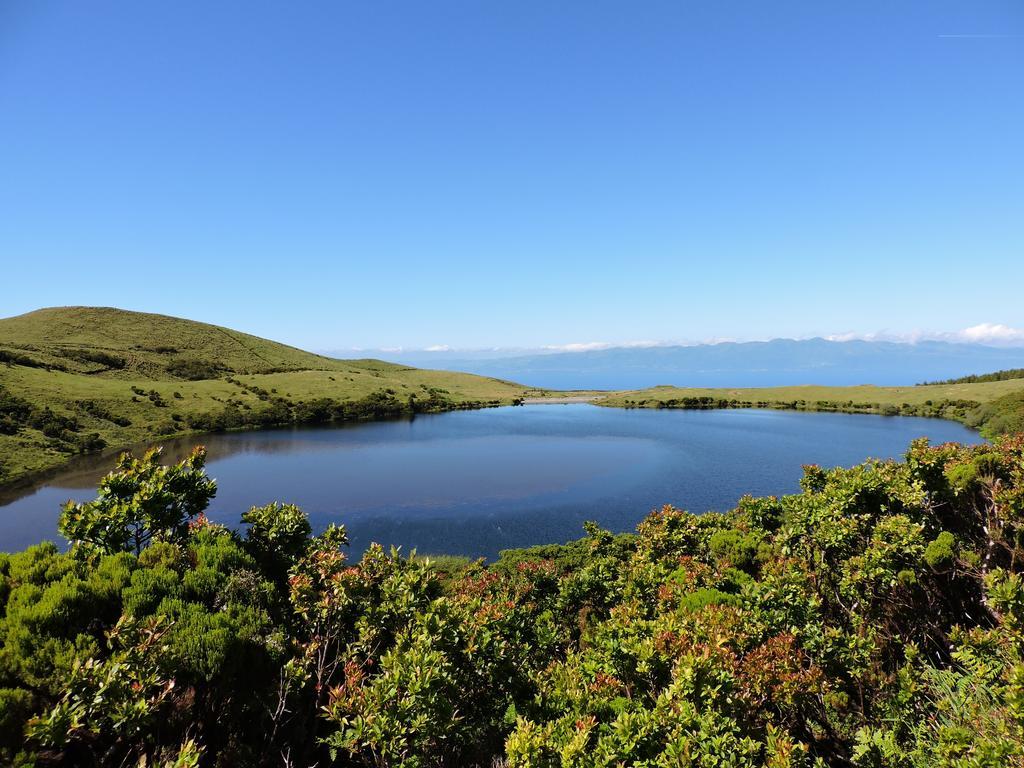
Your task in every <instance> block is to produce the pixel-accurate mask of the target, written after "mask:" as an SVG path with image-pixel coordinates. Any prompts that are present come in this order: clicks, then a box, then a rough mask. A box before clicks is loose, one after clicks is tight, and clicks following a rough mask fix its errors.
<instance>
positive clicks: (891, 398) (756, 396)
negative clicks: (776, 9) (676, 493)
mask: <svg viewBox="0 0 1024 768" xmlns="http://www.w3.org/2000/svg"><path fill="white" fill-rule="evenodd" d="M1021 390H1024V379H1011V380H1009V381H990V382H983V383H978V384H928V385H923V386H916V387H874V386H870V385H859V386H855V387H819V386H814V385H806V386H796V387H749V388H742V389H734V388H728V387H721V388H715V389H701V388H695V387H694V388H690V387H653V388H651V389H639V390H634V391H629V392H615V393H612V394H610V395H608V396H607V397H603V398H601V400H600V401H599V402H600V404H601V405H615V406H620V407H621V406H624V405H626V404H627V402H632V403H636V404H639V403H641V402H642V403H644V407H648V408H657V407H658V403H659V402H667V401H671V400H681V399H683V398H687V397H711V398H715V399H716V400H718V399H725V400H741V401H747V402H774V403H784V402H793V401H797V400H803V401H805V402H809V403H810V402H817V401H824V402H834V403H844V402H853V403H875V404H879V405H902V404H903V403H910V404H912V405H924V404H925V403H927V402H929V401H931V402H933V403H934V402H939V401H942V400H968V401H972V402H976V403H986V402H989V401H991V400H995V399H996V398H999V397H1002V396H1003V395H1008V394H1010V393H1011V392H1019V391H1021Z"/></svg>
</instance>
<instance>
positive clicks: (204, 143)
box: [0, 0, 1024, 348]
mask: <svg viewBox="0 0 1024 768" xmlns="http://www.w3.org/2000/svg"><path fill="white" fill-rule="evenodd" d="M0 259H2V263H3V268H2V275H3V281H4V283H5V284H6V285H5V286H4V287H3V289H2V292H0V315H12V314H17V313H21V312H24V311H28V310H31V309H34V308H37V307H40V306H50V305H61V304H96V305H113V306H121V307H126V308H130V309H138V310H147V311H154V312H162V313H167V314H173V315H180V316H185V317H191V318H195V319H202V320H206V321H209V322H215V323H220V324H223V325H228V326H232V327H235V328H239V329H242V330H246V331H249V332H252V333H257V334H259V335H263V336H269V337H272V338H276V339H280V340H283V341H288V342H291V343H294V344H298V345H300V346H305V347H310V348H342V347H350V346H354V347H360V346H361V347H394V346H403V347H425V346H428V345H435V344H445V345H450V346H458V347H489V346H525V347H533V346H540V345H548V344H553V345H557V344H567V343H586V342H593V341H602V342H609V343H616V342H626V341H637V340H676V339H691V340H692V339H706V338H723V337H724V338H740V339H744V338H766V337H771V336H807V335H814V334H832V333H873V332H878V331H883V330H884V331H887V332H891V333H904V332H911V331H914V330H936V331H956V330H957V329H961V328H966V327H970V326H976V325H978V324H981V323H999V324H1003V325H1005V326H1008V327H1011V328H1022V327H1024V300H1022V294H1021V286H1022V285H1024V3H1021V2H1020V0H1007V1H1006V2H988V1H986V0H963V2H942V1H941V0H924V1H922V2H899V3H892V2H860V1H858V2H845V3H822V2H818V1H817V0H814V1H812V0H807V2H772V3H762V2H754V1H753V0H751V1H749V2H729V1H728V0H713V1H712V0H708V1H707V2H699V3H698V2H682V0H672V1H671V2H642V3H637V2H626V1H625V0H623V1H622V2H603V1H602V0H586V2H583V1H582V0H581V1H580V2H564V3H552V2H549V1H541V2H528V1H523V0H517V1H516V2H505V3H498V2H486V3H482V2H446V1H444V0H433V1H432V2H429V3H423V2H403V3H397V2H387V1H382V0H377V1H374V2H360V3H354V2H322V3H321V2H303V3H285V2H280V3H271V2H253V1H252V0H250V1H249V2H239V3H230V2H216V3H210V2H174V3H137V2H120V3H112V2H102V1H98V2H90V3H67V2H49V1H48V0H0Z"/></svg>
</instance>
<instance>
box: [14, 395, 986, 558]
mask: <svg viewBox="0 0 1024 768" xmlns="http://www.w3.org/2000/svg"><path fill="white" fill-rule="evenodd" d="M920 436H926V437H929V438H931V439H932V441H933V442H945V441H950V440H955V441H959V442H969V443H976V442H980V441H981V438H980V437H979V436H978V435H977V434H976V433H975V432H972V431H971V430H968V429H967V428H965V427H963V426H961V425H960V424H956V423H954V422H949V421H940V420H937V419H921V418H903V417H891V418H885V417H881V416H865V415H850V414H826V413H793V412H785V411H761V410H727V411H655V410H620V409H617V408H599V407H596V406H592V405H533V406H524V407H518V408H494V409H488V410H482V411H461V412H456V413H446V414H438V415H429V416H417V417H416V418H415V419H412V420H406V421H390V422H378V423H372V424H358V425H352V426H346V427H331V428H316V429H290V430H270V431H264V432H238V433H232V434H222V435H206V436H203V437H201V438H188V439H185V440H174V441H166V442H165V457H166V458H168V459H170V458H177V457H180V456H181V455H183V454H185V453H186V452H187V451H188V450H190V449H191V448H192V446H193V445H195V444H196V443H203V444H205V445H206V446H207V449H208V451H209V461H208V463H207V471H208V473H209V474H210V475H211V476H212V477H215V478H216V479H217V483H218V492H217V497H216V498H215V499H214V501H213V503H212V504H211V506H210V509H209V510H208V515H209V517H210V518H211V519H212V520H214V521H217V522H221V523H225V524H228V525H236V524H237V523H238V519H239V516H240V515H241V513H242V512H243V511H244V510H246V509H248V508H249V507H250V506H252V505H254V504H265V503H267V502H270V501H275V500H278V501H283V502H292V503H295V504H298V505H299V506H301V507H302V508H303V509H305V510H306V511H307V512H308V513H309V515H310V518H311V520H312V522H313V525H314V527H315V528H317V529H320V528H323V527H324V526H325V525H327V524H328V523H329V522H338V523H344V524H345V525H346V526H347V527H348V530H349V533H350V535H351V539H352V549H353V551H354V553H359V552H361V551H362V550H363V549H364V548H365V547H366V546H367V545H368V544H369V543H370V542H371V541H378V542H381V543H382V544H384V545H391V544H395V545H401V546H402V547H403V548H404V550H405V551H408V550H409V549H411V548H413V547H415V548H416V549H418V551H419V552H420V553H424V554H426V553H459V554H467V555H473V556H486V557H494V556H495V555H496V554H497V553H498V551H499V550H501V549H506V548H509V547H522V546H528V545H530V544H542V543H550V542H563V541H567V540H569V539H574V538H578V537H579V536H580V535H582V525H583V522H584V521H585V520H596V521H597V522H599V523H600V524H602V525H604V526H606V527H608V528H610V529H612V530H615V531H626V530H632V529H633V527H634V526H635V525H636V523H637V522H638V521H639V520H640V519H641V518H642V517H643V516H644V515H645V514H646V513H647V512H648V511H650V510H651V509H653V508H655V507H658V506H660V505H662V504H665V503H671V504H675V505H676V506H678V507H682V508H685V509H689V510H691V511H694V512H704V511H708V510H719V511H721V510H727V509H730V508H732V507H733V506H735V503H736V500H737V499H738V498H739V497H740V496H742V495H743V494H744V493H752V494H754V495H758V496H759V495H768V494H784V493H792V492H795V491H797V490H798V489H799V486H798V481H799V479H800V477H801V474H802V472H801V466H802V465H803V464H810V463H815V464H820V465H822V466H837V465H844V466H846V465H851V464H857V463H859V462H861V461H863V460H864V459H865V458H867V457H869V456H870V457H875V458H899V457H900V456H902V454H903V452H904V451H905V450H906V448H907V445H908V444H909V443H910V441H911V440H912V439H913V438H915V437H920ZM113 460H114V459H113V457H110V456H108V457H104V458H103V459H102V460H101V461H100V462H97V460H96V459H91V460H90V461H88V462H80V463H79V464H77V465H76V467H75V468H74V469H73V470H69V471H67V472H64V473H62V474H60V475H56V476H54V477H52V478H50V479H48V480H47V481H46V482H45V483H43V484H41V485H38V486H36V487H33V488H24V489H21V490H20V491H18V492H12V493H8V494H7V495H0V549H3V550H16V549H20V548H23V547H25V546H27V545H29V544H32V543H35V542H37V541H39V540H40V539H43V538H49V539H53V540H59V538H58V537H57V534H56V522H57V515H58V512H59V505H60V504H61V502H63V501H65V500H67V499H68V498H74V499H78V500H88V499H91V498H94V497H95V487H96V482H97V480H98V479H99V478H100V476H101V475H102V474H104V473H105V472H107V471H109V469H110V468H111V466H112V463H113Z"/></svg>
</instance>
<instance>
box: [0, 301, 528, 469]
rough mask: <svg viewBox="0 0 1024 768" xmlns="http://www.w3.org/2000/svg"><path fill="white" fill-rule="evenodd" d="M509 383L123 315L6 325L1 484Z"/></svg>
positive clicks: (68, 310) (72, 310) (0, 345)
mask: <svg viewBox="0 0 1024 768" xmlns="http://www.w3.org/2000/svg"><path fill="white" fill-rule="evenodd" d="M538 394H540V395H543V394H544V393H541V392H538V391H536V390H529V389H527V388H525V387H522V386H519V385H517V384H513V383H511V382H507V381H501V380H498V379H494V378H488V377H483V376H475V375H470V374H462V373H453V372H448V371H429V370H421V369H417V368H411V367H409V366H405V365H398V364H393V363H385V362H381V361H379V360H338V359H334V358H329V357H324V356H321V355H316V354H313V353H310V352H305V351H303V350H301V349H296V348H295V347H290V346H287V345H284V344H279V343H277V342H274V341H269V340H267V339H262V338H259V337H256V336H250V335H248V334H245V333H240V332H238V331H234V330H231V329H229V328H222V327H219V326H215V325H208V324H206V323H199V322H194V321H191V320H184V319H181V318H175V317H167V316H164V315H154V314H147V313H141V312H129V311H125V310H120V309H112V308H96V307H58V308H52V309H41V310H38V311H35V312H30V313H28V314H25V315H20V316H18V317H11V318H6V319H0V483H10V482H12V481H15V480H17V479H19V478H22V477H24V476H26V475H28V474H30V473H33V472H38V471H40V470H46V469H51V468H54V467H58V466H60V465H61V464H63V463H65V462H66V461H67V460H68V459H69V458H70V457H71V456H73V455H75V454H77V453H83V452H92V451H96V450H102V449H103V448H118V447H125V446H129V445H132V444H134V443H139V442H145V441H153V440H156V439H159V438H161V437H164V436H171V435H180V434H187V433H192V432H203V431H210V430H215V429H230V428H239V427H247V426H269V425H273V424H287V423H297V422H298V423H302V422H307V423H308V422H324V421H337V420H352V419H360V418H379V417H384V416H394V415H398V414H402V413H412V412H426V411H441V410H450V409H454V408H466V407H480V406H485V405H497V404H509V403H512V402H513V401H514V400H516V399H519V398H522V397H524V396H526V395H532V396H536V395H538Z"/></svg>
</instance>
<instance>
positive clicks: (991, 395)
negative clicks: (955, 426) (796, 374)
mask: <svg viewBox="0 0 1024 768" xmlns="http://www.w3.org/2000/svg"><path fill="white" fill-rule="evenodd" d="M990 375H992V376H995V375H996V374H990ZM968 378H971V377H968ZM982 379H984V380H982ZM597 403H598V405H606V406H617V407H620V408H680V409H684V410H704V409H709V408H771V409H778V410H795V411H826V412H833V413H870V414H878V415H881V416H925V417H930V418H941V419H951V420H953V421H959V422H962V423H964V424H966V425H968V426H970V427H973V428H975V429H978V430H979V431H980V432H981V433H982V434H983V435H984V436H986V437H994V436H996V435H1001V434H1006V433H1009V432H1015V431H1019V430H1021V429H1022V428H1024V380H1022V379H1016V378H1013V377H1010V376H1008V377H1005V378H992V379H988V378H984V377H978V380H977V381H974V382H971V383H963V382H960V381H954V382H945V383H936V384H919V385H917V386H913V387H874V386H869V385H863V386H856V387H821V386H795V387H761V388H758V387H755V388H748V389H690V388H681V387H653V388H651V389H645V390H638V391H635V392H616V393H613V394H611V395H608V396H607V397H604V398H601V399H600V400H598V401H597Z"/></svg>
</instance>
